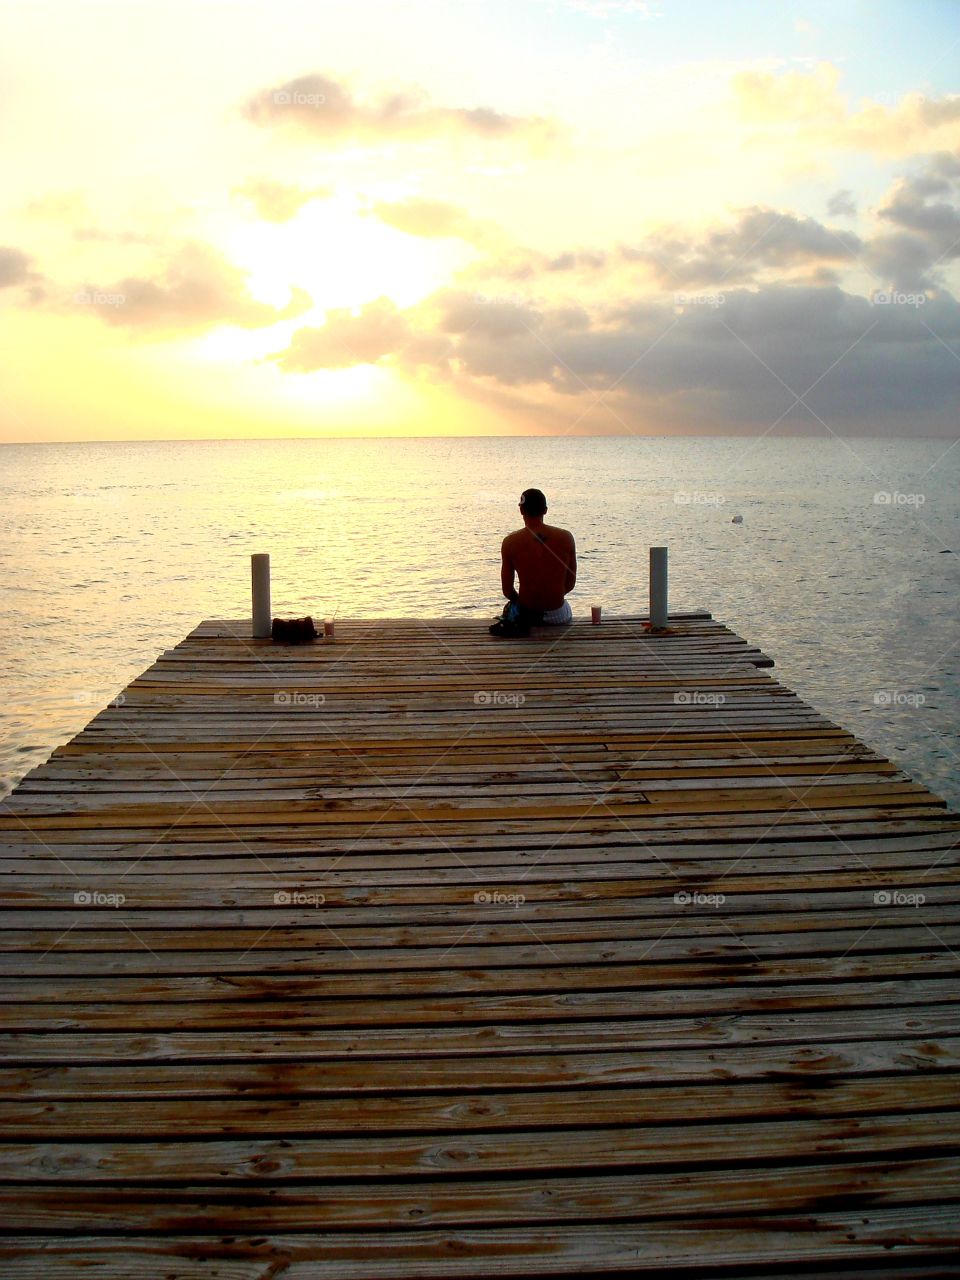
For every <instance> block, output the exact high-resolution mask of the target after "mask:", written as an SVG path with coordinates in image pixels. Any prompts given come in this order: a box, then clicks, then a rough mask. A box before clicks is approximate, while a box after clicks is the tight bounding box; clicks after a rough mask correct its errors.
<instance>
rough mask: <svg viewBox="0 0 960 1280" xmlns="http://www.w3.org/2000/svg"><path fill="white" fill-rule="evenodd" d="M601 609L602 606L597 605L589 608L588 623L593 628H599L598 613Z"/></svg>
mask: <svg viewBox="0 0 960 1280" xmlns="http://www.w3.org/2000/svg"><path fill="white" fill-rule="evenodd" d="M602 608H603V606H602V605H599V604H594V605H591V606H590V621H591V622H592V623H593V625H594V626H595V627H599V625H600V611H601V609H602Z"/></svg>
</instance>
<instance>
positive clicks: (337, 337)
mask: <svg viewBox="0 0 960 1280" xmlns="http://www.w3.org/2000/svg"><path fill="white" fill-rule="evenodd" d="M412 337H413V334H412V331H411V328H410V324H409V321H408V319H407V317H406V316H405V315H404V313H403V312H401V311H400V310H399V309H398V308H397V306H396V304H395V303H394V302H392V301H391V300H390V299H389V298H377V299H376V301H374V302H370V303H368V304H367V305H366V306H365V307H362V308H360V309H359V313H358V314H354V312H352V311H350V310H347V309H346V308H344V309H338V310H332V311H328V312H327V316H326V323H325V324H323V325H321V326H319V327H316V328H304V329H298V330H297V332H296V333H295V334H294V335H293V339H292V341H291V343H290V346H289V347H288V348H287V349H286V350H285V351H282V352H279V353H278V354H277V355H276V356H274V357H273V358H274V359H275V360H276V361H277V363H278V364H279V365H280V368H281V369H283V370H285V371H286V372H288V373H310V372H312V371H313V370H316V369H347V368H350V367H351V366H353V365H358V364H376V363H377V361H378V360H380V359H382V358H383V357H384V356H387V355H391V354H395V353H398V352H400V351H402V350H403V349H404V347H405V346H406V345H407V344H408V342H409V341H410V340H411V338H412Z"/></svg>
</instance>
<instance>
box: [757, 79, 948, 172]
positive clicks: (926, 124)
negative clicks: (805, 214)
mask: <svg viewBox="0 0 960 1280" xmlns="http://www.w3.org/2000/svg"><path fill="white" fill-rule="evenodd" d="M731 87H732V89H733V95H734V103H735V107H736V111H737V114H738V116H739V118H740V121H741V122H742V123H743V124H746V125H748V126H752V127H753V129H754V130H755V136H754V139H753V140H756V136H758V135H759V136H763V135H766V136H767V137H768V139H769V140H771V141H776V140H777V139H778V138H779V139H780V140H781V141H782V139H783V137H784V135H787V136H788V137H789V138H790V139H791V140H795V141H797V142H800V143H804V144H806V145H807V146H808V147H817V148H822V149H833V150H856V151H867V152H874V153H878V154H882V155H908V154H910V153H911V152H916V151H931V150H934V149H936V148H940V147H954V146H957V145H960V94H953V95H948V96H946V97H943V98H929V97H926V96H925V95H924V94H921V93H908V94H905V95H904V96H903V97H902V98H900V99H899V100H897V101H896V102H894V103H892V104H889V105H888V104H887V103H883V102H879V101H874V100H870V99H866V100H865V101H864V104H863V105H862V106H861V107H860V108H859V109H858V110H851V109H850V107H849V106H848V103H847V99H846V97H845V96H844V95H843V93H841V91H840V71H839V68H837V67H835V66H833V65H832V64H831V63H828V62H822V63H819V64H818V65H817V66H816V67H814V68H813V69H812V70H811V71H785V72H780V73H774V72H767V71H743V72H739V73H738V74H737V75H735V76H734V77H733V78H732V81H731ZM745 141H746V140H745Z"/></svg>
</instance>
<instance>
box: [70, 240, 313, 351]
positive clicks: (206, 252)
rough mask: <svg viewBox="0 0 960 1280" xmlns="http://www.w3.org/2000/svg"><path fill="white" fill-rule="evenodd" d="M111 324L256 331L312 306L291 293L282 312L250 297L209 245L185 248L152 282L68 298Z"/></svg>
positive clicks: (138, 280) (92, 288)
mask: <svg viewBox="0 0 960 1280" xmlns="http://www.w3.org/2000/svg"><path fill="white" fill-rule="evenodd" d="M73 301H74V303H75V304H77V305H80V304H84V305H86V306H88V307H89V308H90V310H91V311H94V312H96V314H98V315H99V316H101V317H102V318H103V319H104V320H106V321H107V322H108V323H110V324H115V325H126V326H128V327H129V328H131V329H142V330H159V331H175V332H183V333H189V332H197V331H201V330H204V329H210V328H214V327H215V326H217V325H221V324H231V325H239V326H241V327H243V328H258V327H261V326H266V325H270V324H275V323H276V322H277V321H278V320H284V319H288V318H290V317H293V316H297V315H302V314H303V312H304V311H306V310H308V309H309V307H310V306H311V305H312V303H311V300H310V298H309V297H308V295H307V294H306V293H304V292H303V290H300V289H296V290H294V293H293V297H292V298H291V300H290V302H289V304H288V305H287V306H286V307H284V308H280V309H278V308H275V307H271V306H268V305H267V304H266V303H263V302H258V301H256V299H254V298H252V297H251V296H250V293H249V291H248V289H247V286H246V281H245V277H244V274H243V272H242V271H241V270H240V269H239V268H238V267H235V266H234V265H233V264H232V263H230V262H228V261H227V260H226V259H225V258H223V257H222V256H221V255H220V254H219V253H217V252H216V250H214V249H212V248H211V247H210V246H209V245H205V244H199V243H188V244H185V245H182V246H181V247H180V248H179V249H178V250H177V251H176V252H175V253H174V254H173V256H172V258H171V260H170V261H169V263H168V264H167V266H166V268H165V269H164V270H163V272H162V273H161V274H160V275H159V276H158V277H155V278H150V277H146V276H126V277H124V278H123V279H122V280H119V281H117V282H116V283H114V284H110V285H102V286H101V285H91V284H85V285H84V286H82V287H81V288H79V289H77V290H75V292H74V294H73Z"/></svg>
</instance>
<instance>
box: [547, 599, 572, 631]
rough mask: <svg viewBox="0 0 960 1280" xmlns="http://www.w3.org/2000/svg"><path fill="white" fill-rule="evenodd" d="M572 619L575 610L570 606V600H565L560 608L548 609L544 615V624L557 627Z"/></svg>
mask: <svg viewBox="0 0 960 1280" xmlns="http://www.w3.org/2000/svg"><path fill="white" fill-rule="evenodd" d="M572 621H573V610H572V609H571V608H570V601H569V600H564V602H563V604H562V605H561V606H560V608H559V609H547V610H546V612H545V613H544V615H543V625H544V626H545V627H555V626H559V625H561V624H562V623H564V622H572Z"/></svg>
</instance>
